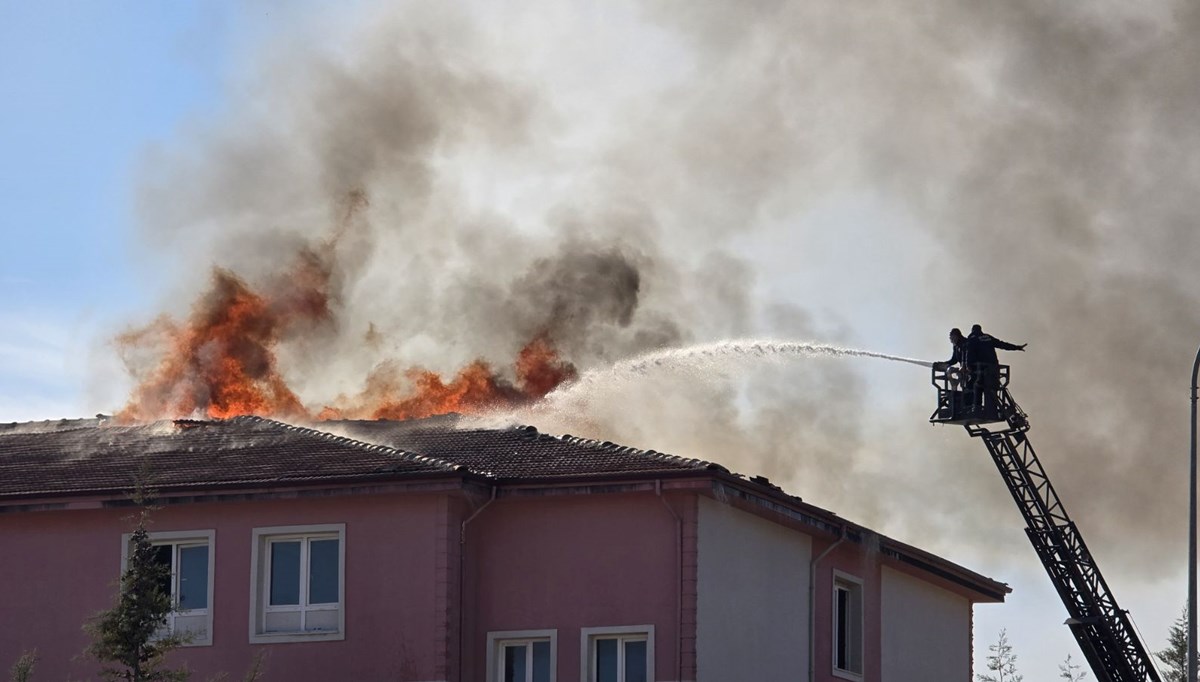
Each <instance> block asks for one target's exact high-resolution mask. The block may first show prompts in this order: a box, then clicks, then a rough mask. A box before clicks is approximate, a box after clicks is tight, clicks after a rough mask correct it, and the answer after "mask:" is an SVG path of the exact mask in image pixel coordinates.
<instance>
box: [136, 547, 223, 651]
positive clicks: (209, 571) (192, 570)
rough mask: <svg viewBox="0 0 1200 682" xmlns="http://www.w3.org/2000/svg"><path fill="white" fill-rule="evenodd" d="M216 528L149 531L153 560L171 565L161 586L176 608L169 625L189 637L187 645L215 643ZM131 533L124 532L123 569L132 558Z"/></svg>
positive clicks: (168, 617) (170, 628) (170, 615)
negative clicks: (214, 540)
mask: <svg viewBox="0 0 1200 682" xmlns="http://www.w3.org/2000/svg"><path fill="white" fill-rule="evenodd" d="M215 534H216V532H215V531H212V530H201V531H166V532H153V533H149V539H150V543H151V544H152V545H153V546H154V560H155V561H156V562H157V563H160V564H162V565H164V566H166V567H167V568H169V569H170V575H169V576H168V577H167V578H166V579H165V581H164V582H163V584H162V585H160V588H161V589H162V591H163V592H164V593H166V594H169V595H171V605H172V606H173V607H174V610H173V611H172V612H171V613H170V614H168V615H167V624H166V629H167V631H168V632H172V633H175V634H178V635H182V636H184V637H185V638H186V640H187V641H186V642H185V646H204V645H210V644H212V622H213V618H212V615H213V609H212V589H213V559H214V556H213V549H212V548H213V538H214V537H215ZM129 542H130V535H128V534H126V535H124V536H122V546H123V547H124V548H125V551H124V552H123V553H122V555H121V572H122V573H124V572H125V568H126V566H127V563H128V559H129Z"/></svg>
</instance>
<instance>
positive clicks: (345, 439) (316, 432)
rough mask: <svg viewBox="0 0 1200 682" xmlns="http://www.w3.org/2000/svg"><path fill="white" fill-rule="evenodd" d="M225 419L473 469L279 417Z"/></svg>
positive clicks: (454, 468) (443, 465)
mask: <svg viewBox="0 0 1200 682" xmlns="http://www.w3.org/2000/svg"><path fill="white" fill-rule="evenodd" d="M225 421H231V422H233V421H247V422H255V423H260V424H270V425H274V426H277V427H280V428H283V429H286V430H288V431H297V432H302V433H306V434H309V435H311V436H316V437H317V438H322V439H324V440H328V441H332V442H335V443H340V444H342V445H349V446H352V447H356V448H359V449H363V450H370V451H373V452H384V453H388V454H391V455H394V456H396V457H397V458H399V459H405V460H409V461H414V462H420V463H422V464H432V465H435V466H438V467H441V468H442V469H444V470H446V471H472V470H471V469H470V467H467V466H464V465H462V464H455V463H453V462H450V461H447V460H444V459H441V458H440V457H430V456H429V455H421V454H417V453H415V452H409V451H408V450H401V449H400V448H394V447H392V446H390V445H381V444H379V443H368V442H366V441H361V440H357V439H355V438H350V437H349V436H340V435H338V434H336V433H332V432H330V431H322V430H320V429H316V428H312V427H309V426H298V425H296V424H289V423H287V422H284V421H280V420H278V419H269V418H267V417H260V416H258V415H253V414H244V415H238V416H236V417H230V418H229V419H227V420H225Z"/></svg>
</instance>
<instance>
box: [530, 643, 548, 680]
mask: <svg viewBox="0 0 1200 682" xmlns="http://www.w3.org/2000/svg"><path fill="white" fill-rule="evenodd" d="M533 682H550V642H534V643H533Z"/></svg>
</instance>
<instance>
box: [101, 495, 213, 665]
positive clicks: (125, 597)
mask: <svg viewBox="0 0 1200 682" xmlns="http://www.w3.org/2000/svg"><path fill="white" fill-rule="evenodd" d="M148 515H149V510H148V509H143V511H142V513H141V514H140V515H139V517H138V522H137V526H136V527H135V528H134V531H133V534H132V536H131V537H130V541H129V560H128V562H127V568H126V569H125V572H124V573H122V574H121V591H120V595H119V596H118V597H117V603H116V605H115V606H113V608H111V609H108V610H106V611H101V612H100V613H99V614H97V616H96V618H95V619H94V620H93V621H92V622H90V623H88V624H87V625H85V626H84V629H85V630H87V631H88V634H89V635H91V637H92V643H91V645H90V646H88V649H87V651H88V654H90V655H91V656H92V657H93V658H95V659H96V660H98V661H99V662H100V663H101V666H102V667H101V670H100V676H101V677H102V678H103V679H105V680H113V681H118V680H124V681H127V682H180V681H182V680H186V679H187V678H188V675H189V673H188V671H187V670H186V669H182V670H173V669H170V668H167V667H165V666H164V661H163V656H165V655H166V654H167V652H169V651H171V650H172V649H175V648H176V647H178V646H180V645H181V644H184V643H186V638H184V637H180V636H179V635H176V634H174V633H169V632H165V629H166V626H167V616H168V615H169V614H170V613H171V611H172V609H173V606H172V604H171V594H170V588H169V587H166V586H169V585H170V584H171V567H170V566H168V565H165V564H163V563H162V562H160V561H157V560H156V556H155V551H154V546H153V545H152V544H150V534H149V532H147V531H146V521H147V518H148Z"/></svg>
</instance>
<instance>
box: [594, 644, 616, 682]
mask: <svg viewBox="0 0 1200 682" xmlns="http://www.w3.org/2000/svg"><path fill="white" fill-rule="evenodd" d="M596 682H617V640H615V639H597V640H596Z"/></svg>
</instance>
